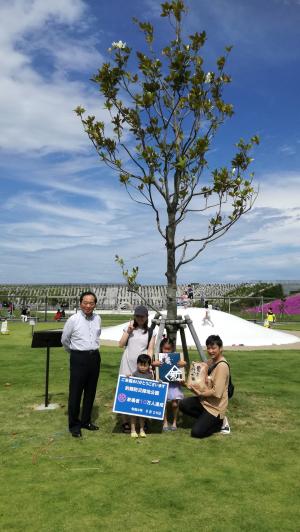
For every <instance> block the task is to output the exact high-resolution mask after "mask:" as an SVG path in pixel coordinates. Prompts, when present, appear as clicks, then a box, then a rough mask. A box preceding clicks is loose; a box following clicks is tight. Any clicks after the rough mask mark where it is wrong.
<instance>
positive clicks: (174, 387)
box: [160, 338, 186, 432]
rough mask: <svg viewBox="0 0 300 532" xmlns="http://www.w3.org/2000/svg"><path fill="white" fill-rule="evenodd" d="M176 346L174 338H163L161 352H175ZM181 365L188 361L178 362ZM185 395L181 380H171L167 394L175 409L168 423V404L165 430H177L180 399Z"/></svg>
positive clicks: (168, 400) (164, 424)
mask: <svg viewBox="0 0 300 532" xmlns="http://www.w3.org/2000/svg"><path fill="white" fill-rule="evenodd" d="M174 351H175V346H174V343H173V342H172V340H169V339H168V338H163V340H162V341H161V343H160V352H161V353H174ZM178 366H179V367H184V366H186V362H185V361H184V360H180V362H179V363H178ZM183 397H184V395H183V392H182V390H181V385H180V383H179V382H170V383H169V390H168V396H167V402H168V403H171V405H172V411H173V422H172V425H170V426H169V425H168V417H167V405H166V409H165V417H164V422H163V431H164V432H166V431H168V430H177V417H178V412H179V408H178V401H179V400H180V399H183Z"/></svg>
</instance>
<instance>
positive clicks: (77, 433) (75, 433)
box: [71, 429, 82, 438]
mask: <svg viewBox="0 0 300 532" xmlns="http://www.w3.org/2000/svg"><path fill="white" fill-rule="evenodd" d="M71 434H72V436H73V438H81V437H82V434H81V430H80V429H76V430H72V431H71Z"/></svg>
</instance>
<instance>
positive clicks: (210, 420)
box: [62, 291, 230, 438]
mask: <svg viewBox="0 0 300 532" xmlns="http://www.w3.org/2000/svg"><path fill="white" fill-rule="evenodd" d="M96 303H97V298H96V295H95V294H94V293H93V292H90V291H87V292H84V293H82V294H81V296H80V310H79V312H77V313H76V314H74V315H72V316H71V317H70V318H69V319H68V320H67V322H66V323H65V326H64V329H63V334H62V345H63V346H64V348H65V349H66V350H67V351H68V352H69V353H70V381H69V402H68V412H69V414H68V415H69V430H70V432H71V434H72V436H73V437H76V438H80V437H81V436H82V429H86V430H91V431H95V430H98V429H99V427H98V426H97V425H95V424H94V423H93V422H92V419H91V413H92V407H93V403H94V399H95V395H96V389H97V382H98V377H99V373H100V363H101V358H100V352H99V347H100V334H101V318H100V316H99V315H98V314H96V313H95V312H94V310H95V307H96ZM155 339H156V335H155V331H153V328H152V327H149V324H148V310H147V308H146V307H145V306H143V305H139V306H138V307H136V309H135V311H134V319H133V321H131V322H130V323H129V324H128V325H127V327H125V329H124V330H123V334H122V337H121V339H120V341H119V346H120V347H122V348H123V355H122V358H121V363H120V368H119V374H120V375H125V376H133V377H143V378H146V379H153V378H154V374H153V370H154V369H155V367H157V366H159V365H160V363H161V362H159V361H158V360H155V359H154V346H155ZM206 347H207V353H208V355H209V360H208V362H207V364H208V372H209V374H210V383H209V385H208V384H207V387H205V389H204V390H201V392H199V390H198V388H197V387H196V386H193V385H190V386H189V389H190V390H191V392H193V396H190V397H185V396H184V393H183V389H182V386H186V384H185V383H184V382H181V383H180V382H172V383H170V384H169V387H168V396H167V405H166V408H165V417H164V420H163V427H162V428H163V431H164V432H165V431H176V430H177V419H178V413H179V411H181V412H182V413H183V414H186V415H188V416H191V417H193V418H195V423H194V424H193V427H192V431H191V435H192V436H193V437H195V438H205V437H207V436H210V435H211V434H213V433H215V432H223V433H228V432H229V431H230V429H229V424H228V420H227V418H226V409H227V405H228V382H229V367H228V364H227V362H226V360H225V358H224V356H223V344H222V340H221V338H220V337H219V336H217V335H211V336H209V337H208V338H207V340H206ZM175 348H176V346H175V345H174V344H173V342H172V341H171V340H170V339H168V338H163V340H162V342H161V344H160V352H162V353H170V352H174V351H175ZM221 362H224V364H221ZM179 365H180V366H185V365H186V362H185V361H181V362H179ZM81 400H82V411H81V416H80V405H81ZM168 404H169V405H170V407H171V422H170V424H169V422H168V408H167V406H168ZM146 421H147V420H146V419H145V418H144V417H140V418H136V417H135V416H131V417H130V418H128V417H126V416H122V429H123V431H124V432H128V433H130V434H131V437H132V438H137V437H138V436H140V437H142V438H143V437H146V430H145V429H146V427H145V422H146ZM138 425H139V434H138V432H137V427H138Z"/></svg>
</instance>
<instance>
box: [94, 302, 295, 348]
mask: <svg viewBox="0 0 300 532" xmlns="http://www.w3.org/2000/svg"><path fill="white" fill-rule="evenodd" d="M205 312H206V309H204V308H196V307H191V308H187V309H186V308H180V307H179V308H178V315H181V316H183V317H184V316H185V315H188V316H189V317H190V318H191V320H192V322H193V325H194V328H195V330H196V333H197V336H198V338H199V340H200V343H201V344H202V345H205V340H206V338H207V337H208V336H209V335H210V334H218V335H219V336H220V337H221V338H222V340H223V344H224V346H226V347H230V346H249V347H251V346H253V347H257V346H274V345H284V344H293V343H296V342H299V338H298V337H297V336H295V335H293V334H287V333H283V332H280V331H275V330H273V329H267V328H265V327H262V326H261V325H257V324H255V323H251V322H249V321H247V320H244V319H242V318H238V317H237V316H234V315H232V314H227V313H226V312H221V311H220V310H210V318H211V321H212V323H213V325H212V324H209V323H205V320H204V317H205ZM162 313H163V314H166V311H162ZM154 315H155V312H150V313H149V324H150V323H151V319H152V318H153V317H154ZM126 324H127V322H125V323H122V324H120V325H116V326H114V327H105V328H104V329H103V330H102V333H101V340H113V341H118V340H119V339H120V338H121V336H122V332H123V329H124V327H126ZM185 335H186V342H187V345H188V347H195V343H194V340H193V338H192V336H191V333H190V331H189V329H188V327H186V329H185ZM177 345H181V339H180V335H179V334H178V335H177Z"/></svg>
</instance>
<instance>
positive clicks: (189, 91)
mask: <svg viewBox="0 0 300 532" xmlns="http://www.w3.org/2000/svg"><path fill="white" fill-rule="evenodd" d="M185 12H186V6H185V4H184V2H183V1H181V0H173V1H171V2H164V3H163V4H161V16H162V17H166V18H168V19H169V21H170V23H171V26H172V28H173V31H174V38H173V39H172V40H171V41H170V43H169V44H168V45H167V46H165V47H164V48H163V49H162V50H161V53H160V55H158V54H157V53H156V52H155V50H154V27H153V26H152V25H151V24H150V23H149V22H139V21H137V20H136V19H134V21H135V23H136V24H137V25H138V26H139V28H140V29H141V30H142V32H143V33H144V36H145V41H146V44H147V53H146V49H145V52H141V51H137V52H136V62H137V65H136V64H134V65H130V66H129V63H131V61H132V55H133V54H132V49H131V48H130V47H129V46H128V45H127V44H126V43H124V42H122V41H119V42H114V43H112V47H111V49H110V52H111V53H112V62H108V63H104V64H103V65H102V67H101V68H100V69H99V71H98V72H97V74H96V75H95V76H94V77H93V81H94V82H95V83H96V84H97V85H98V87H99V90H100V93H101V94H102V95H103V96H104V98H105V108H106V109H107V110H108V111H109V113H110V116H111V126H112V127H111V132H107V128H105V125H104V123H103V122H99V121H97V119H96V117H95V116H86V114H85V109H83V108H82V107H78V108H77V109H75V112H76V113H77V114H78V115H79V117H80V118H81V121H82V124H83V127H84V129H85V131H86V133H87V134H88V136H89V138H90V139H91V141H92V143H93V145H94V147H95V149H96V150H97V153H98V155H99V157H100V159H101V160H102V161H103V162H104V163H105V164H106V165H107V166H108V167H110V168H111V169H113V170H115V171H116V172H117V174H118V175H119V179H120V182H121V183H122V184H123V185H124V187H125V188H126V190H127V192H128V194H129V195H130V197H131V198H132V199H133V200H134V201H137V202H138V203H142V204H144V205H147V206H150V207H151V208H152V209H153V211H154V214H155V220H156V226H157V229H158V231H159V233H160V235H161V237H162V239H163V241H164V243H165V246H166V254H167V269H166V277H167V312H168V314H167V316H168V318H169V319H174V318H176V315H177V307H176V289H177V274H178V271H179V269H180V268H181V267H182V266H184V265H185V264H187V263H188V262H191V261H192V260H194V259H195V258H196V257H197V256H198V255H199V253H201V252H202V251H203V250H204V249H205V248H206V246H207V245H208V244H209V243H211V242H213V241H215V240H217V239H218V238H220V237H221V236H222V235H224V234H225V233H226V232H227V231H228V230H229V229H230V227H232V226H233V225H234V224H235V223H236V222H237V221H238V220H239V218H240V217H241V216H242V215H243V214H245V213H246V212H247V211H249V210H250V209H251V207H252V205H253V203H254V201H255V198H256V195H257V193H256V191H255V190H254V189H253V186H252V179H253V174H250V175H247V171H248V167H249V164H250V163H251V160H252V159H251V158H250V156H249V152H250V150H251V148H252V146H253V144H258V142H259V140H258V137H257V136H253V137H252V138H251V140H250V141H249V142H245V141H244V140H240V141H239V142H238V143H237V144H236V147H237V150H236V153H235V155H234V157H233V158H232V160H231V164H230V166H229V168H227V167H225V166H224V167H222V168H216V169H212V171H210V172H209V170H208V162H207V152H208V151H209V149H210V147H211V145H212V141H213V139H214V137H215V135H216V132H217V130H218V128H219V127H220V126H221V124H223V123H224V121H225V120H226V119H227V118H228V117H231V116H232V114H233V106H232V105H231V104H229V103H226V102H225V101H224V99H223V92H224V87H225V86H226V85H228V84H229V83H230V82H231V78H230V76H229V75H228V74H227V73H226V71H225V65H226V61H227V57H228V54H229V53H230V50H231V47H226V48H225V53H224V55H222V56H221V57H219V58H218V59H217V61H216V68H215V71H209V72H207V71H205V69H204V60H203V57H202V55H201V52H202V48H203V47H204V45H205V41H206V34H205V32H204V31H203V32H202V33H195V34H193V35H190V37H189V38H187V39H184V38H183V36H182V19H183V16H184V14H185ZM195 213H204V214H207V215H208V224H207V227H206V229H205V230H204V232H203V228H202V229H201V230H199V231H202V233H203V234H196V235H194V234H193V235H190V236H182V235H183V231H179V229H180V227H181V225H184V222H186V221H187V220H188V219H189V217H191V216H194V217H195V216H196V215H195ZM202 218H203V217H202ZM185 230H186V229H185ZM180 232H181V236H180V235H179V233H180ZM121 265H124V263H123V264H122V259H121ZM135 273H137V270H136V272H135ZM133 277H134V279H133V282H135V275H133Z"/></svg>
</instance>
